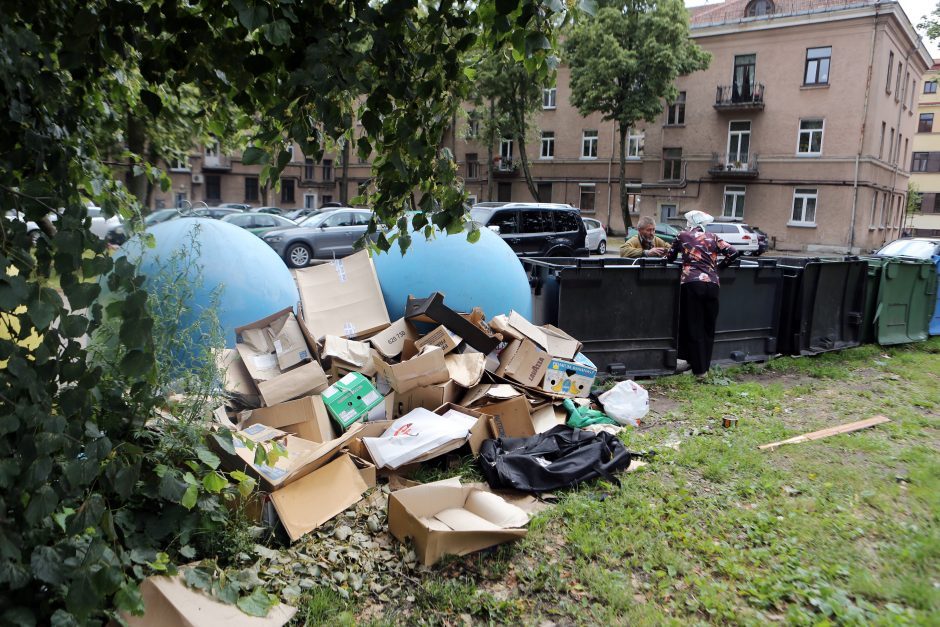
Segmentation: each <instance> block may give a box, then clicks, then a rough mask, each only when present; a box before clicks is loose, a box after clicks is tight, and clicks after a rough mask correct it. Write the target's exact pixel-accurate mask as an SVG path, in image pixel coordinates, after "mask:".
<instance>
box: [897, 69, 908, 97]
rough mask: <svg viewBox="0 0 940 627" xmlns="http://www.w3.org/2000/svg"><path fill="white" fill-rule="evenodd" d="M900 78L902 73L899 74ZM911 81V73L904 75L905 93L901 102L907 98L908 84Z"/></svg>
mask: <svg viewBox="0 0 940 627" xmlns="http://www.w3.org/2000/svg"><path fill="white" fill-rule="evenodd" d="M898 76H899V77H900V76H901V73H900V72H899V73H898ZM909 80H911V73H910V72H906V73H905V74H904V92H903V93H902V94H901V100H902V101H903V100H905V99H906V98H907V82H908V81H909Z"/></svg>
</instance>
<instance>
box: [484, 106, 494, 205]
mask: <svg viewBox="0 0 940 627" xmlns="http://www.w3.org/2000/svg"><path fill="white" fill-rule="evenodd" d="M495 120H496V103H495V102H493V101H492V100H490V123H489V124H487V128H488V129H490V128H492V127H493V125H494V123H495V122H494V121H495ZM487 135H489V137H487V138H486V139H487V141H486V155H487V159H486V199H487V200H493V142H494V141H496V138H495V137H493V133H492V132H491V131H490V132H488V133H487Z"/></svg>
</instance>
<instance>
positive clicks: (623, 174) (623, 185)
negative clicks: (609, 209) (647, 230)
mask: <svg viewBox="0 0 940 627" xmlns="http://www.w3.org/2000/svg"><path fill="white" fill-rule="evenodd" d="M629 132H630V127H629V126H626V125H624V124H621V125H620V213H621V214H622V215H623V232H624V235H626V234H627V232H628V231H629V230H630V227H631V226H633V222H632V221H631V220H630V207H629V205H628V202H627V198H628V197H629V195H630V194H629V193H628V190H627V133H629Z"/></svg>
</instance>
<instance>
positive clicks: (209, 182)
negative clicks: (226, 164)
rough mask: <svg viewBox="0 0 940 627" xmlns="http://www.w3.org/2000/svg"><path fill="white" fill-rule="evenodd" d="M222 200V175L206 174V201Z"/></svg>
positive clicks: (214, 202)
mask: <svg viewBox="0 0 940 627" xmlns="http://www.w3.org/2000/svg"><path fill="white" fill-rule="evenodd" d="M210 200H211V201H213V204H216V202H217V201H219V200H222V177H221V176H219V175H218V174H206V201H207V202H208V201H210Z"/></svg>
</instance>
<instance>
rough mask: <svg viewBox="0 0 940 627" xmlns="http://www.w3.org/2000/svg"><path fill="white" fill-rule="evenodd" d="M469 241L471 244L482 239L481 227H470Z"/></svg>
mask: <svg viewBox="0 0 940 627" xmlns="http://www.w3.org/2000/svg"><path fill="white" fill-rule="evenodd" d="M467 241H468V242H470V243H471V244H476V243H477V242H478V241H480V229H478V228H476V227H474V228H472V229H470V232H469V233H467Z"/></svg>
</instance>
